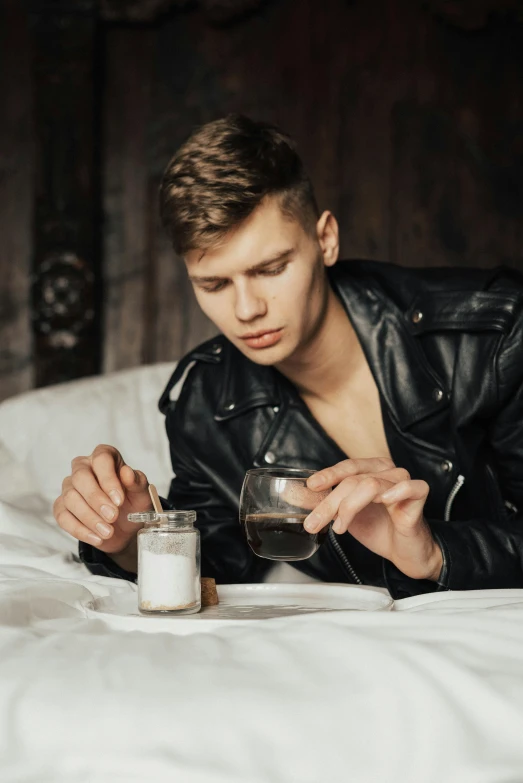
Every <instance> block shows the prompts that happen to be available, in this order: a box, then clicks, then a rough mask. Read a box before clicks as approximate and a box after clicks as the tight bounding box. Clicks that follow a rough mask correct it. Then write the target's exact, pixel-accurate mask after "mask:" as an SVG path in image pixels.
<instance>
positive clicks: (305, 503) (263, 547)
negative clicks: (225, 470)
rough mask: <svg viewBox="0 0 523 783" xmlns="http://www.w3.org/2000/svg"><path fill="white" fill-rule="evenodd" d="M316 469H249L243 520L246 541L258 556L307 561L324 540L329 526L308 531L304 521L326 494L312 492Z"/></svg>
mask: <svg viewBox="0 0 523 783" xmlns="http://www.w3.org/2000/svg"><path fill="white" fill-rule="evenodd" d="M314 472H315V471H313V470H302V469H298V468H259V469H256V470H249V471H247V474H246V476H245V480H244V483H243V489H242V495H241V500H240V522H241V524H242V526H243V529H244V532H245V535H246V538H247V542H248V544H249V546H250V547H251V549H252V551H253V552H254V553H255V554H256V555H258V557H264V558H268V559H269V560H287V561H292V560H305V559H306V558H308V557H311V555H313V554H314V553H315V552H316V551H317V550H318V549H319V547H320V545H321V544H322V543H323V541H324V540H325V538H326V536H327V533H328V527H325V528H323V530H321V531H320V532H319V533H308V532H307V531H306V530H305V528H304V527H303V523H304V521H305V519H306V518H307V516H308V514H309V513H310V511H312V509H313V508H315V507H316V506H317V505H318V503H320V502H321V501H322V500H323V499H324V498H325V497H327V495H328V494H329V492H330V490H328V491H326V492H313V491H312V490H311V489H309V488H308V487H307V479H308V478H309V476H312V474H313V473H314Z"/></svg>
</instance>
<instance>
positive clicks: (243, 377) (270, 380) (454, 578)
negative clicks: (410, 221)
mask: <svg viewBox="0 0 523 783" xmlns="http://www.w3.org/2000/svg"><path fill="white" fill-rule="evenodd" d="M329 277H330V280H331V285H332V286H333V288H334V290H335V292H336V293H337V295H338V296H339V298H340V299H341V301H342V303H343V305H344V307H345V308H346V311H347V314H348V317H349V318H350V320H351V322H352V324H353V326H354V328H355V330H356V332H357V334H358V337H359V340H360V342H361V344H362V347H363V350H364V352H365V355H366V357H367V360H368V362H369V365H370V368H371V370H372V372H373V375H374V378H375V380H376V383H377V386H378V389H379V393H380V400H381V408H382V414H383V422H384V427H385V434H386V437H387V442H388V445H389V449H390V453H391V455H392V458H393V460H394V462H395V463H396V465H398V466H401V467H405V468H407V470H408V471H409V472H410V474H411V476H412V477H413V478H420V479H424V480H425V481H427V482H428V484H429V486H430V494H429V497H428V500H427V504H426V506H425V513H426V517H427V518H428V520H429V523H430V526H431V529H432V532H433V535H434V536H435V537H436V539H437V540H438V542H439V543H440V544H441V546H442V549H443V554H444V560H445V566H444V571H443V573H442V577H441V578H440V583H439V584H437V583H434V582H429V581H423V580H414V579H410V578H408V577H406V576H405V575H404V574H402V573H401V572H400V571H398V570H397V569H396V568H395V567H394V566H393V565H392V564H391V563H390V562H388V561H384V560H383V559H382V558H380V557H378V556H377V555H374V554H373V553H372V552H369V551H368V550H367V549H365V548H364V547H363V546H362V545H360V544H359V543H358V542H357V541H356V540H355V539H353V538H352V536H351V535H350V533H346V534H344V535H341V536H336V535H335V534H334V533H333V532H332V531H331V532H330V533H329V537H328V538H327V540H326V543H325V544H324V545H323V546H322V547H321V548H320V549H319V551H318V552H317V553H316V554H315V555H314V556H313V557H312V558H310V559H309V560H304V561H299V562H297V563H294V564H293V565H294V566H295V567H296V568H299V569H300V570H302V571H304V572H306V573H308V574H310V575H312V576H314V577H316V578H319V579H321V580H324V581H327V582H328V581H334V582H341V581H346V582H352V581H354V572H355V573H356V574H357V578H358V579H359V580H361V582H363V583H364V584H373V585H381V586H383V585H386V586H387V587H388V588H389V590H390V591H391V593H392V595H393V596H394V597H395V598H402V597H405V596H408V595H415V594H418V593H422V592H430V591H434V590H438V589H453V590H467V589H478V588H501V587H523V514H522V513H521V512H520V511H518V509H523V319H522V307H523V279H522V278H521V276H519V275H518V274H517V273H516V272H514V271H511V270H509V269H505V268H498V269H495V270H470V269H406V268H402V267H397V266H394V265H392V264H381V263H377V262H369V261H346V262H339V263H338V264H336V266H335V267H333V268H332V269H331V270H329ZM184 374H186V376H187V379H186V381H185V383H184V384H183V386H182V389H181V394H180V396H179V399H178V400H177V401H171V399H170V393H171V390H172V389H173V387H174V386H175V384H177V383H179V381H180V379H182V378H183V376H184ZM160 409H161V410H162V411H163V412H164V414H165V416H166V427H167V434H168V437H169V442H170V449H171V458H172V464H173V469H174V473H175V476H174V478H173V480H172V483H171V488H170V493H169V498H168V500H169V503H170V504H171V505H172V506H173V507H176V508H181V509H183V508H187V509H195V510H196V511H197V512H198V527H199V529H200V531H201V536H202V573H203V575H207V576H214V577H215V578H216V579H217V581H218V582H220V583H225V582H255V581H260V580H261V579H262V578H263V575H264V573H265V572H266V570H267V569H268V567H269V566H270V565H271V563H270V561H267V560H262V559H260V558H257V557H256V556H255V555H253V554H252V553H251V551H250V549H249V547H248V545H247V543H246V541H245V539H244V537H243V533H242V530H241V528H240V525H239V522H238V502H239V495H240V490H241V486H242V481H243V478H244V475H245V471H246V470H247V469H248V468H252V467H255V466H263V465H267V464H268V463H269V464H274V465H282V466H291V467H292V466H300V467H309V468H315V469H319V468H323V467H326V466H328V465H332V464H334V463H336V462H338V461H340V460H342V459H345V458H346V457H347V456H350V455H346V454H344V453H343V452H342V451H341V450H340V448H339V447H338V446H337V444H336V443H335V442H334V441H333V440H332V439H331V438H330V437H329V436H328V435H327V434H326V432H325V431H324V430H323V429H322V427H321V426H320V425H319V424H318V422H317V421H316V420H315V419H314V418H313V416H312V415H311V413H310V412H309V410H308V408H307V407H306V405H305V404H304V402H303V401H302V399H301V397H300V396H299V394H298V392H297V390H296V388H295V387H294V386H293V385H292V384H291V383H290V382H289V381H288V380H287V379H286V378H284V377H283V376H282V375H281V374H280V373H278V372H277V371H276V370H275V369H274V368H271V367H264V366H260V365H257V364H254V363H252V362H251V361H249V360H248V359H247V358H246V357H244V356H243V355H242V354H241V353H240V352H239V351H238V350H237V349H236V348H234V347H233V346H232V344H231V343H229V342H228V341H227V340H226V339H225V338H224V337H217V338H215V339H213V340H210V341H209V342H207V343H205V344H203V345H202V346H200V347H199V348H197V349H196V350H194V351H192V352H191V353H190V354H189V355H187V356H186V357H185V358H184V359H183V360H182V361H181V362H180V363H179V364H178V366H177V368H176V371H175V373H174V374H173V376H172V378H171V380H170V381H169V384H168V386H167V388H166V389H165V391H164V393H163V395H162V397H161V400H160ZM80 550H81V557H82V559H83V561H84V562H86V563H87V565H88V566H89V567H90V569H91V570H92V571H94V572H96V573H104V574H108V575H111V576H122V577H125V578H131V579H132V578H134V575H133V574H129V573H127V572H124V571H122V570H121V569H119V568H117V567H116V566H115V565H114V563H113V561H112V560H110V559H109V558H107V557H106V556H104V555H102V553H100V552H97V550H94V549H93V548H92V547H89V546H86V545H81V547H80Z"/></svg>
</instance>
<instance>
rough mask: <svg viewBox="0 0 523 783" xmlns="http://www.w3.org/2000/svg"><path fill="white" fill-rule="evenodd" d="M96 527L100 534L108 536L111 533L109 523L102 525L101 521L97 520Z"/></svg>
mask: <svg viewBox="0 0 523 783" xmlns="http://www.w3.org/2000/svg"><path fill="white" fill-rule="evenodd" d="M96 529H97V530H98V532H99V533H100V535H102V536H108V535H110V533H111V528H110V527H109V525H104V523H103V522H98V524H97V525H96Z"/></svg>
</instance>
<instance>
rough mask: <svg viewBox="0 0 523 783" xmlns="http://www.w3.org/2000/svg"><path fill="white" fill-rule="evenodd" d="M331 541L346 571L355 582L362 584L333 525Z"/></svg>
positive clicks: (330, 530)
mask: <svg viewBox="0 0 523 783" xmlns="http://www.w3.org/2000/svg"><path fill="white" fill-rule="evenodd" d="M329 541H330V542H331V544H332V546H333V547H334V551H335V552H336V554H337V555H338V557H339V558H340V560H341V562H342V565H343V567H344V569H345V571H346V572H347V573H348V574H349V576H350V577H351V578H352V579H353V581H354V582H355V584H357V585H362V584H363V582H362V581H361V579H360V578H359V576H358V574H357V573H356V571H355V570H354V568H353V567H352V566H351V564H350V561H349V558H348V557H347V555H346V554H345V552H344V551H343V549H342V548H341V546H340V544H339V542H338V540H337V539H336V535H335V533H334V531H333V529H332V528H331V527H330V528H329Z"/></svg>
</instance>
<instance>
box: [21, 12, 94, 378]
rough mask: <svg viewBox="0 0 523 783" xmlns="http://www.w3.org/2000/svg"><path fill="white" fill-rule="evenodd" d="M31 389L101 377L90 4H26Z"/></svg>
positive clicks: (92, 34) (92, 15) (92, 41)
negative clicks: (31, 184)
mask: <svg viewBox="0 0 523 783" xmlns="http://www.w3.org/2000/svg"><path fill="white" fill-rule="evenodd" d="M31 18H32V33H33V34H32V43H33V94H34V107H35V111H34V133H35V149H36V179H35V193H34V200H35V215H34V260H33V273H34V284H33V324H34V340H35V354H34V370H35V382H36V385H37V386H40V385H45V384H49V383H56V382H59V381H64V380H70V379H72V378H78V377H81V376H83V375H90V374H93V373H96V372H98V371H99V369H100V353H101V345H100V303H101V297H100V294H101V289H100V284H99V278H100V275H99V270H100V261H101V259H100V230H101V221H100V203H99V187H98V181H99V175H100V170H99V160H98V159H97V154H96V138H95V132H96V125H97V118H96V111H97V104H96V85H97V72H96V68H95V17H94V0H76V2H67V0H47V1H46V2H35V3H34V4H33V6H32V14H31Z"/></svg>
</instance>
